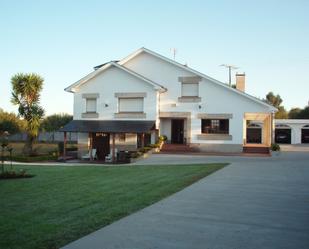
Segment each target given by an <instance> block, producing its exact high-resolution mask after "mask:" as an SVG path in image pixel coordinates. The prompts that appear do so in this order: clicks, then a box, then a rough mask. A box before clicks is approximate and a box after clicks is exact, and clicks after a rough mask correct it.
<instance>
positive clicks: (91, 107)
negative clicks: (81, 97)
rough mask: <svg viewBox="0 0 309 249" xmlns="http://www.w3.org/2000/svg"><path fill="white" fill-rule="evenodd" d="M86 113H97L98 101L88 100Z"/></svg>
mask: <svg viewBox="0 0 309 249" xmlns="http://www.w3.org/2000/svg"><path fill="white" fill-rule="evenodd" d="M86 112H87V113H95V112H97V99H93V98H91V99H86Z"/></svg>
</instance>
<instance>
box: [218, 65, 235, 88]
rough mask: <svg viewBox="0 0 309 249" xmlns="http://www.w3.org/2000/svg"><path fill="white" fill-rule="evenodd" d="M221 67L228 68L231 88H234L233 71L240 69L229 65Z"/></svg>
mask: <svg viewBox="0 0 309 249" xmlns="http://www.w3.org/2000/svg"><path fill="white" fill-rule="evenodd" d="M220 67H226V68H228V69H229V86H232V70H235V69H238V67H236V66H234V65H228V64H222V65H220Z"/></svg>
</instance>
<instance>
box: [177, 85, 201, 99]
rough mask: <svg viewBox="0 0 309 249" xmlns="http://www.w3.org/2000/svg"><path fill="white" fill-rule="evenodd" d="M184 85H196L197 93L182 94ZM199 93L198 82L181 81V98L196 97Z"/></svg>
mask: <svg viewBox="0 0 309 249" xmlns="http://www.w3.org/2000/svg"><path fill="white" fill-rule="evenodd" d="M185 85H190V86H192V85H193V86H196V87H197V95H184V89H183V88H184V86H185ZM199 95H200V92H199V83H198V82H197V83H186V82H181V97H182V98H198V97H199Z"/></svg>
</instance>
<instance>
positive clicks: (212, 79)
mask: <svg viewBox="0 0 309 249" xmlns="http://www.w3.org/2000/svg"><path fill="white" fill-rule="evenodd" d="M143 52H145V53H148V54H151V55H153V56H155V57H157V58H160V59H162V60H164V61H166V62H168V63H171V64H173V65H175V66H177V67H180V68H182V69H184V70H186V71H188V72H191V73H193V74H195V75H198V76H200V77H202V78H204V79H206V80H208V81H210V82H212V83H214V84H217V85H219V86H221V87H224V88H226V89H228V90H229V91H232V92H235V93H237V94H239V95H241V96H244V97H246V98H248V99H250V100H252V101H254V102H256V103H259V104H261V105H263V106H265V107H268V108H269V109H270V110H271V111H277V108H275V107H274V106H272V105H270V104H268V103H266V102H264V101H263V100H260V99H258V98H256V97H254V96H252V95H249V94H247V93H245V92H242V91H239V90H237V89H235V88H232V87H230V86H228V85H226V84H224V83H223V82H220V81H218V80H216V79H214V78H211V77H209V76H208V75H205V74H203V73H201V72H198V71H196V70H194V69H192V68H190V67H188V66H185V65H182V64H181V63H178V62H176V61H174V60H171V59H169V58H167V57H165V56H163V55H160V54H158V53H156V52H154V51H151V50H150V49H147V48H144V47H142V48H140V49H138V50H136V51H135V52H133V53H132V54H130V55H128V56H127V57H125V58H124V59H122V60H120V61H119V62H118V64H120V65H123V64H125V63H126V62H128V61H130V60H132V59H133V58H135V57H136V56H138V55H139V54H141V53H143Z"/></svg>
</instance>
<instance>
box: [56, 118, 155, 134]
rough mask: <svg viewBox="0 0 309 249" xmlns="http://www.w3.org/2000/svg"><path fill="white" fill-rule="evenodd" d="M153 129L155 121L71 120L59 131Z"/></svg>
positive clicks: (131, 131)
mask: <svg viewBox="0 0 309 249" xmlns="http://www.w3.org/2000/svg"><path fill="white" fill-rule="evenodd" d="M151 130H155V121H135V120H72V121H71V122H69V123H68V124H66V125H65V126H64V127H63V128H61V129H60V130H59V131H63V132H106V133H146V132H149V131H151Z"/></svg>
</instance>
